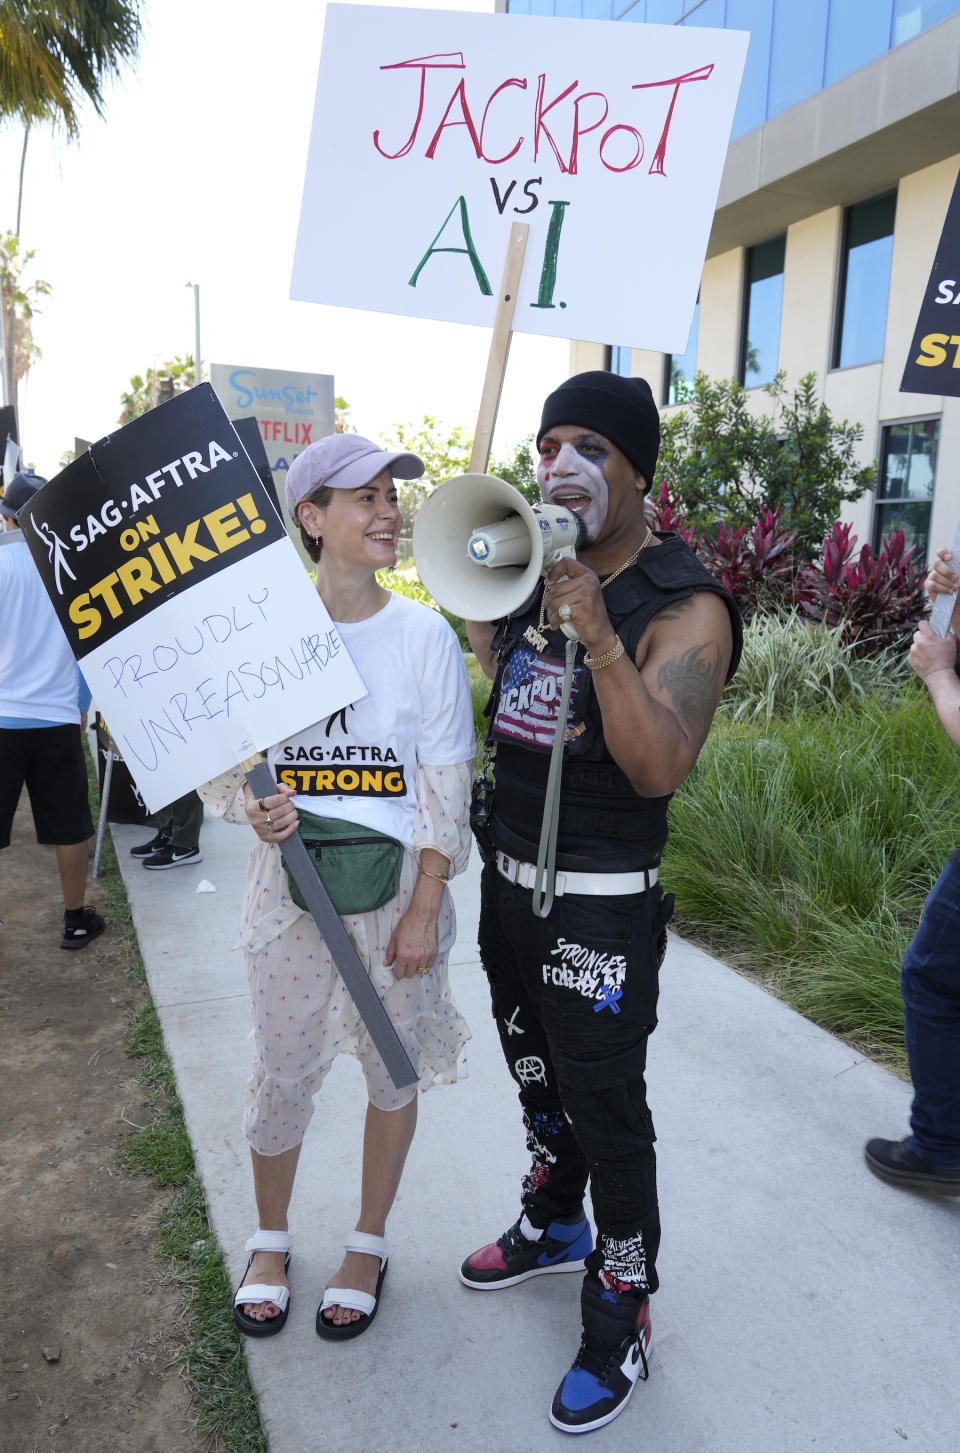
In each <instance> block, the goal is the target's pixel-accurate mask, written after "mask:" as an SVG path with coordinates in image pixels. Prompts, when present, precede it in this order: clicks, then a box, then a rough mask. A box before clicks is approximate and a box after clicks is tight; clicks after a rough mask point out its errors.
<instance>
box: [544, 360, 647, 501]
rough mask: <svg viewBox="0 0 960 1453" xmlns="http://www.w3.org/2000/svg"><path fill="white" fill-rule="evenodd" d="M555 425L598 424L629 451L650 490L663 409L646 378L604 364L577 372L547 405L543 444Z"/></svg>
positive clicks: (595, 426)
mask: <svg viewBox="0 0 960 1453" xmlns="http://www.w3.org/2000/svg"><path fill="white" fill-rule="evenodd" d="M556 424H579V425H581V427H583V428H585V429H596V431H597V433H598V434H603V435H604V437H605V438H607V439H609V440H610V441H611V443H613V444H616V446H617V448H618V449H619V450H620V451H621V452H622V453H623V454H625V455H626V456H627V458H628V459H629V460H630V463H631V464H632V465H633V466H634V468H635V469H636V470H638V471H639V473H640V474H642V475H643V477H644V479H645V480H646V483H647V488H648V489H649V488H650V486H651V485H652V484H653V471H654V470H655V469H656V467H657V455H658V454H659V452H660V414H659V413H658V411H657V406H656V404H655V403H654V402H653V394H652V393H651V392H650V385H649V384H648V383H647V381H646V379H645V378H624V377H623V375H622V374H619V373H606V372H605V371H604V370H603V369H594V370H592V371H591V372H590V373H577V374H575V375H574V376H573V378H568V379H567V381H566V383H562V384H561V385H560V387H559V388H558V389H554V391H553V393H552V394H551V395H550V396H549V398H548V399H547V401H546V403H545V404H544V406H543V416H542V417H541V419H540V432H539V434H538V435H537V446H538V447H539V445H540V440H541V439H542V438H543V436H544V434H546V433H547V431H548V430H549V429H552V428H553V427H554V426H555V425H556Z"/></svg>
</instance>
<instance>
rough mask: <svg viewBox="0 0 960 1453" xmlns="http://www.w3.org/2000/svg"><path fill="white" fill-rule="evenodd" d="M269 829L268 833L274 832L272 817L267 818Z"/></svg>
mask: <svg viewBox="0 0 960 1453" xmlns="http://www.w3.org/2000/svg"><path fill="white" fill-rule="evenodd" d="M267 829H268V831H270V832H273V818H272V817H268V818H267Z"/></svg>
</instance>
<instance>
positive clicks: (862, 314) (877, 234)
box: [833, 192, 897, 368]
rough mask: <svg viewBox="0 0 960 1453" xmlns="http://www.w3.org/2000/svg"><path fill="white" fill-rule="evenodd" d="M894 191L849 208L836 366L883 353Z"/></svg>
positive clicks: (839, 295)
mask: <svg viewBox="0 0 960 1453" xmlns="http://www.w3.org/2000/svg"><path fill="white" fill-rule="evenodd" d="M896 210H897V194H896V192H887V193H886V194H885V195H884V196H882V197H874V198H873V199H872V200H871V201H869V202H859V203H858V204H857V205H856V206H855V207H848V208H847V212H846V216H845V218H844V236H843V252H842V254H841V258H840V279H839V288H838V292H837V327H836V341H835V344H834V359H833V366H834V368H850V367H852V366H853V365H854V364H857V363H874V362H876V361H877V359H879V358H882V357H883V344H884V336H885V334H886V329H887V296H888V294H889V291H890V262H891V259H892V257H893V223H894V218H895V216H896Z"/></svg>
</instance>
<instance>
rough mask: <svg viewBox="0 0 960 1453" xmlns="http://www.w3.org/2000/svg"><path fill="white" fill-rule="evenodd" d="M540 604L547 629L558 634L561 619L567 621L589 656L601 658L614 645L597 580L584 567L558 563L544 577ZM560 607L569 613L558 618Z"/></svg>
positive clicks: (560, 561) (590, 571)
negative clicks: (545, 581) (545, 580)
mask: <svg viewBox="0 0 960 1453" xmlns="http://www.w3.org/2000/svg"><path fill="white" fill-rule="evenodd" d="M544 601H545V602H546V607H547V620H548V621H549V623H550V628H551V630H554V631H558V630H559V629H560V627H561V626H562V625H563V622H564V620H567V621H569V622H570V624H571V625H572V626H573V627H575V629H576V632H577V635H578V636H579V637H580V639H581V641H582V642H583V644H584V647H585V648H586V650H587V651H589V652H590V654H591V656H599V655H602V654H603V652H604V651H609V650H610V649H611V648H612V647H613V646H615V645H616V644H617V638H616V636H615V634H614V630H613V626H612V625H611V624H610V617H609V616H608V615H607V607H606V604H605V602H604V599H603V591H602V590H601V588H600V580H599V577H598V576H597V575H596V574H595V573H594V571H592V570H591V569H590V567H589V566H588V565H584V564H583V563H582V562H581V561H579V560H558V561H557V563H556V565H554V567H553V569H552V570H551V571H550V573H549V574H548V576H547V583H546V585H545V587H544ZM561 606H566V607H567V608H568V609H569V611H570V614H569V615H564V616H563V617H561V615H560V608H561Z"/></svg>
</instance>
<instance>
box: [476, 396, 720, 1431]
mask: <svg viewBox="0 0 960 1453" xmlns="http://www.w3.org/2000/svg"><path fill="white" fill-rule="evenodd" d="M659 443H660V425H659V415H658V413H657V408H656V405H655V404H654V402H653V396H652V394H651V391H650V387H649V385H648V384H647V383H646V382H645V381H644V380H643V379H641V378H622V377H619V376H617V375H615V374H610V373H604V372H600V371H596V372H589V373H583V374H578V375H576V376H575V377H574V378H571V379H568V380H567V381H566V383H564V384H561V386H560V387H559V388H558V389H556V390H555V392H553V393H552V394H551V395H550V396H549V398H548V399H547V401H546V403H545V405H544V409H543V416H542V419H541V423H540V430H539V433H538V435H537V448H538V450H539V456H540V462H539V466H538V469H537V482H538V484H539V486H540V493H541V495H542V497H543V499H544V501H545V502H547V503H549V504H555V505H562V506H564V507H565V508H567V509H569V510H572V511H573V512H574V513H575V514H577V515H579V517H580V519H581V520H582V522H583V525H584V530H585V543H584V544H582V545H581V546H580V547H579V549H578V552H577V556H576V559H574V560H563V561H562V562H561V563H559V564H557V565H556V566H554V568H553V569H552V570H551V571H550V573H549V575H548V576H547V579H546V582H545V583H543V584H542V585H538V587H537V589H536V591H535V592H534V594H533V595H532V596H531V598H530V599H529V600H528V601H527V602H526V604H525V605H522V606H521V607H520V608H519V609H518V610H517V611H515V612H514V613H513V614H512V615H510V616H509V617H507V618H506V619H505V620H503V621H501V622H499V623H498V624H497V623H493V622H481V621H468V622H467V631H468V634H469V637H470V643H471V645H472V646H473V648H474V651H475V652H476V655H477V658H478V660H479V662H480V664H481V666H482V667H483V669H484V671H485V672H486V674H487V675H488V676H490V677H491V678H492V679H493V682H494V685H493V691H492V704H491V709H492V737H493V740H494V741H495V743H496V786H495V790H494V794H493V806H492V815H491V819H490V826H489V834H488V836H487V843H486V849H487V850H486V853H485V859H486V861H485V865H484V870H483V880H482V886H481V908H480V956H481V959H482V961H483V966H484V969H485V970H486V973H487V977H488V979H489V981H490V992H491V996H492V1001H493V1012H494V1017H495V1019H496V1022H497V1028H498V1030H499V1033H500V1040H501V1044H502V1047H503V1052H504V1056H505V1058H506V1062H507V1068H508V1069H509V1071H510V1074H511V1075H512V1076H513V1078H514V1080H515V1081H516V1083H517V1085H518V1086H519V1099H520V1105H521V1108H522V1111H523V1120H524V1125H525V1128H526V1132H527V1146H528V1149H529V1151H530V1155H531V1166H530V1170H529V1172H528V1174H527V1175H526V1177H525V1178H524V1180H523V1184H522V1195H521V1215H520V1218H519V1219H518V1220H517V1221H516V1222H515V1223H514V1224H513V1225H512V1226H511V1227H510V1228H509V1229H508V1230H507V1231H505V1232H504V1233H503V1235H502V1236H500V1237H498V1239H497V1240H496V1241H494V1242H491V1243H489V1244H488V1245H486V1246H483V1247H481V1248H480V1250H478V1251H475V1252H473V1254H472V1255H470V1256H468V1257H467V1258H466V1260H465V1261H464V1262H463V1264H462V1266H461V1268H460V1280H461V1281H462V1282H463V1283H464V1284H465V1285H466V1286H468V1287H472V1288H474V1289H476V1290H478V1291H495V1290H499V1289H501V1288H505V1287H512V1286H515V1285H517V1284H518V1283H520V1282H524V1281H526V1280H527V1279H528V1278H529V1277H533V1276H541V1275H544V1274H547V1273H554V1272H562V1271H580V1270H582V1269H583V1268H584V1266H586V1275H585V1277H584V1279H583V1282H582V1288H581V1298H580V1310H581V1320H582V1334H581V1342H580V1350H579V1352H578V1354H577V1356H576V1358H575V1360H574V1363H573V1366H572V1367H571V1368H570V1370H569V1372H568V1373H567V1374H566V1376H565V1377H564V1378H563V1379H562V1381H561V1383H560V1386H559V1387H558V1389H557V1392H556V1395H555V1397H554V1399H553V1404H552V1406H551V1409H550V1421H551V1422H552V1423H553V1425H554V1427H556V1428H559V1429H561V1430H562V1431H563V1432H567V1433H586V1432H590V1431H592V1430H593V1429H595V1428H600V1427H603V1426H604V1424H606V1423H609V1422H610V1421H611V1419H613V1418H615V1417H616V1416H617V1415H618V1414H619V1413H620V1412H622V1411H623V1409H624V1407H625V1406H626V1403H627V1400H628V1398H629V1397H630V1395H631V1393H632V1392H633V1389H634V1386H635V1385H636V1382H637V1380H638V1378H639V1377H640V1376H644V1377H645V1376H646V1368H647V1355H648V1353H649V1350H650V1339H651V1331H650V1311H649V1297H650V1294H651V1293H652V1292H655V1291H656V1290H657V1286H658V1280H657V1271H656V1256H657V1248H658V1245H659V1241H660V1216H659V1210H658V1206H657V1185H656V1157H655V1153H654V1148H653V1142H654V1132H653V1122H652V1119H651V1116H650V1111H649V1109H648V1107H647V1098H646V1084H645V1081H644V1071H645V1066H646V1055H647V1041H648V1038H649V1036H650V1034H651V1032H652V1031H653V1029H654V1027H655V1025H656V1021H657V994H658V982H659V978H658V976H659V968H660V963H661V961H662V959H663V956H664V952H665V949H666V941H667V934H666V925H667V921H668V919H669V917H670V913H671V907H672V901H673V900H672V898H671V897H668V898H664V896H663V890H662V888H661V887H660V885H659V883H658V881H657V877H658V865H659V862H660V854H661V852H662V850H663V847H664V844H665V842H666V839H667V805H668V803H669V801H670V797H671V795H672V793H673V792H674V791H675V790H676V788H677V787H679V785H680V783H681V782H682V781H683V780H684V778H685V777H686V776H687V774H688V772H690V770H691V768H692V767H693V765H694V763H695V762H696V760H697V756H698V754H699V752H700V749H701V747H702V746H703V743H704V741H705V739H706V736H707V732H708V730H709V728H710V723H711V721H712V719H713V713H714V710H715V708H716V705H717V702H718V700H719V697H720V692H721V690H722V689H723V685H724V682H725V681H726V680H727V679H728V677H729V676H730V675H731V674H732V672H733V670H734V669H735V667H736V664H737V661H738V659H739V655H740V643H741V635H742V633H741V627H740V620H739V616H738V615H737V612H736V608H735V606H734V604H733V601H732V599H731V598H730V596H729V595H728V594H727V592H726V591H724V590H723V588H722V587H721V586H720V585H719V584H718V583H717V581H715V580H714V579H713V577H712V576H711V575H710V574H709V573H708V571H707V570H706V569H705V568H704V567H703V566H702V565H701V564H700V563H699V562H698V561H697V560H696V559H695V558H694V556H693V555H692V553H691V552H690V550H689V549H688V548H687V546H686V545H685V544H684V542H683V541H682V540H681V539H680V538H679V537H678V536H676V535H667V534H665V535H656V534H654V533H653V531H652V530H651V529H650V527H649V525H648V524H647V521H646V517H645V514H644V496H645V495H646V492H647V490H648V489H649V488H650V485H651V483H652V481H653V471H654V468H655V465H656V462H657V453H658V449H659ZM564 623H569V624H570V625H572V626H573V627H575V629H576V632H577V634H578V636H579V641H580V646H579V647H578V655H577V658H576V665H575V668H574V674H573V686H572V694H571V708H570V711H569V713H568V716H567V720H566V724H565V737H564V741H565V745H564V761H563V775H562V780H561V788H560V797H559V829H558V838H557V860H556V861H557V868H558V873H557V882H556V896H555V898H554V901H553V905H552V907H551V908H550V910H549V914H548V916H547V917H545V918H544V917H540V916H536V915H535V913H534V911H533V907H532V899H533V894H532V892H531V889H532V888H533V887H534V883H535V879H536V869H535V867H534V864H536V862H537V860H538V844H539V837H540V832H541V823H542V821H543V817H544V811H545V799H546V789H547V781H548V766H549V760H550V753H551V751H552V747H553V741H554V737H555V733H556V727H557V717H558V714H559V700H560V696H561V692H560V687H559V683H560V681H561V680H562V679H563V674H564V641H563V637H562V635H560V633H559V632H560V627H561V626H562V625H563V624H564ZM478 840H479V841H480V842H481V845H482V844H483V838H482V837H480V836H479V835H478ZM538 906H540V905H538ZM542 906H543V907H546V904H545V903H544V904H543V905H542ZM588 1178H589V1181H590V1188H591V1194H592V1199H593V1211H594V1217H595V1219H596V1223H597V1239H596V1245H594V1240H593V1234H592V1232H591V1229H590V1225H589V1222H588V1221H587V1218H586V1215H585V1212H584V1205H583V1198H584V1193H585V1191H586V1187H587V1181H588Z"/></svg>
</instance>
